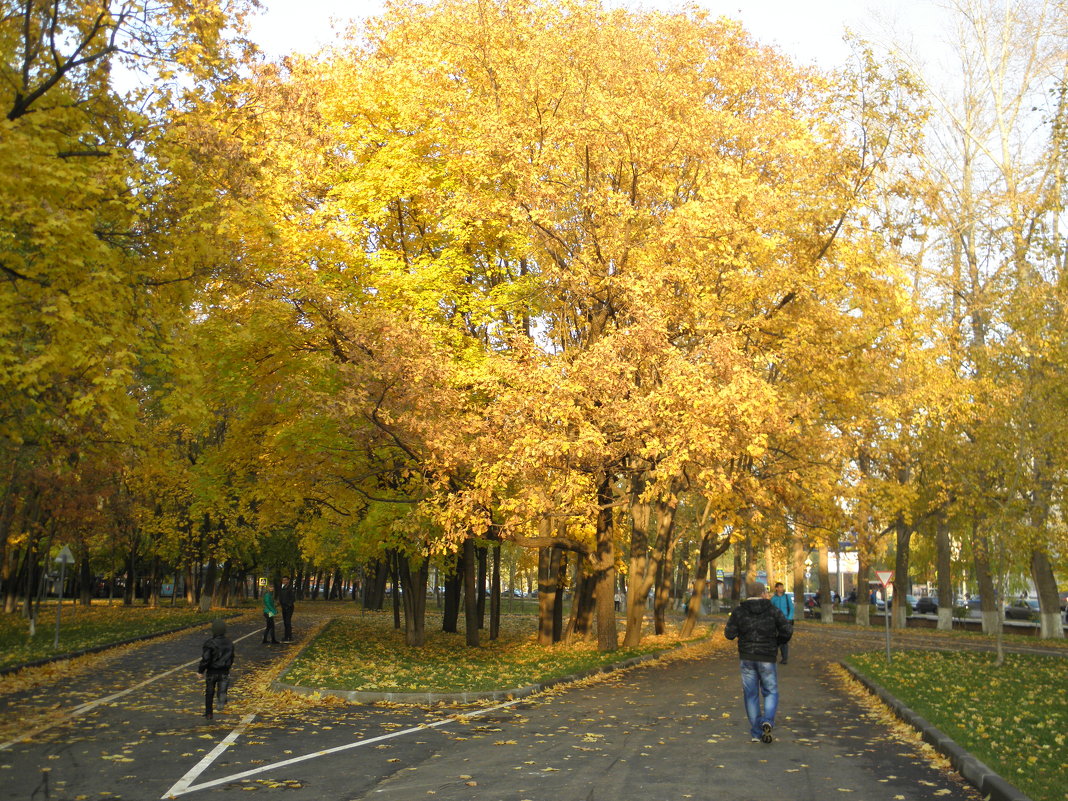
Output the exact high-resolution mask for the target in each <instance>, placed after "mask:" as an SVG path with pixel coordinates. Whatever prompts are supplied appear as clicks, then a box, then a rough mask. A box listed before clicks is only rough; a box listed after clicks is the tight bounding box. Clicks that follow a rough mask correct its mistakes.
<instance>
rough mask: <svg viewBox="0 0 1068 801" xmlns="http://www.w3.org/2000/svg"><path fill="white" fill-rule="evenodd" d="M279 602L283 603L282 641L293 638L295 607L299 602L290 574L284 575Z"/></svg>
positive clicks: (288, 640)
mask: <svg viewBox="0 0 1068 801" xmlns="http://www.w3.org/2000/svg"><path fill="white" fill-rule="evenodd" d="M278 602H279V603H280V604H281V605H282V641H283V642H291V641H292V640H293V607H294V606H295V605H296V603H297V597H296V593H294V592H293V584H292V583H291V582H290V580H289V576H282V589H281V591H280V592H279V593H278Z"/></svg>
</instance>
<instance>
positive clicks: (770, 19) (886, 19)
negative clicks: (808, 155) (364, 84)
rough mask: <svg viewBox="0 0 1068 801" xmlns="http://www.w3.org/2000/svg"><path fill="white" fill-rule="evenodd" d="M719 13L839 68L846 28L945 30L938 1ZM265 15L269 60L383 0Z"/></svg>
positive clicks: (649, 0)
mask: <svg viewBox="0 0 1068 801" xmlns="http://www.w3.org/2000/svg"><path fill="white" fill-rule="evenodd" d="M620 2H621V4H623V5H631V6H634V5H641V6H644V7H659V8H675V7H678V6H679V5H680V4H679V3H678V2H676V1H675V0H643V2H641V3H637V2H627V0H620ZM696 5H699V6H702V7H704V8H707V9H709V11H711V12H712V13H713V14H716V15H724V16H728V17H732V18H735V19H740V20H741V21H742V23H743V24H744V25H745V26H746V28H748V29H749V30H750V31H751V32H752V33H753V35H754V36H755V37H756V38H757V39H758V40H759V41H761V42H763V43H767V44H775V45H778V46H779V47H780V48H782V49H783V50H784V51H785V52H786V53H788V54H789V55H791V56H793V57H794V58H795V59H798V60H800V61H803V62H808V61H815V62H817V63H818V64H819V65H820V66H823V67H833V66H836V65H838V64H841V63H842V62H843V61H844V60H845V58H846V56H847V50H846V48H845V45H844V44H843V42H842V34H843V33H844V31H845V28H846V27H847V26H848V27H851V28H852V29H854V30H855V31H858V32H859V33H862V34H864V35H867V36H872V35H875V34H879V35H880V36H881V35H882V32H884V31H885V30H887V27H888V26H890V27H892V28H893V29H894V31H895V39H897V40H898V41H899V42H907V41H908V40H909V39H915V41H916V43H917V45H918V46H919V47H921V48H925V47H926V46H927V43H928V42H930V41H931V40H932V39H934V38H937V36H938V34H939V33H940V30H939V29H940V27H941V26H940V25H939V24H938V19H939V17H940V16H941V13H942V12H941V8H940V3H939V2H938V0H696ZM263 6H264V9H265V11H264V13H263V14H262V15H260V16H259V17H258V18H257V19H255V20H254V21H253V23H252V36H253V38H254V39H255V40H256V41H257V42H258V43H259V45H260V46H261V47H262V48H263V50H264V51H265V53H266V54H267V55H268V56H269V57H272V58H273V57H276V56H280V55H283V54H286V53H289V52H293V51H299V52H310V51H314V50H317V49H318V48H319V47H321V46H322V45H325V44H329V43H330V42H331V41H333V38H334V30H335V26H334V25H333V23H332V19H334V18H340V19H342V20H348V19H351V18H359V17H367V16H374V15H376V14H378V13H380V12H381V10H382V6H383V3H382V1H381V0H263Z"/></svg>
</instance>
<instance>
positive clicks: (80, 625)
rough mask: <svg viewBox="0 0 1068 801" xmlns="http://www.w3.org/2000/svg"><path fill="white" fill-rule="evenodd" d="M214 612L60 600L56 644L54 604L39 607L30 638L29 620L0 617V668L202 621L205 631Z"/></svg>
mask: <svg viewBox="0 0 1068 801" xmlns="http://www.w3.org/2000/svg"><path fill="white" fill-rule="evenodd" d="M218 615H219V612H217V611H216V612H201V611H200V610H199V609H190V608H188V607H174V608H172V607H161V608H159V609H149V608H146V607H124V606H122V605H119V604H116V605H114V606H103V605H99V604H93V605H92V606H89V607H85V606H78V605H76V604H74V603H65V604H64V605H63V609H62V611H61V613H60V627H59V648H53V647H52V643H53V641H54V640H55V634H56V606H55V604H51V605H46V606H42V607H41V616H40V617H39V618H38V619H37V631H36V633H35V634H34V635H33V637H31V636H30V633H29V621H28V620H26V619H25V618H23V617H22V616H21V615H19V614H9V615H0V669H2V668H8V667H14V666H16V665H23V664H28V663H31V662H36V661H38V660H41V659H49V658H51V657H55V656H61V655H64V654H71V653H78V652H81V651H85V650H87V649H91V648H99V647H101V646H107V645H111V644H114V643H119V642H125V641H127V640H131V639H135V638H137V637H143V636H145V635H149V634H159V633H160V632H165V631H171V630H173V629H177V628H181V627H183V626H192V625H198V624H203V625H204V627H205V629H207V627H208V626H209V625H210V623H211V620H212V619H213V618H215V617H217V616H218Z"/></svg>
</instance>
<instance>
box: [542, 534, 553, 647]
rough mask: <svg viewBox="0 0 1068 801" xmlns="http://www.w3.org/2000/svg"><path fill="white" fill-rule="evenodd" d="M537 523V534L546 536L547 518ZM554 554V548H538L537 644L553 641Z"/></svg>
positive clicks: (546, 643)
mask: <svg viewBox="0 0 1068 801" xmlns="http://www.w3.org/2000/svg"><path fill="white" fill-rule="evenodd" d="M538 525H539V527H540V528H541V529H542V530H541V531H539V534H540V535H541V536H544V537H548V536H549V530H550V529H549V527H550V525H551V521H550V520H549V518H544V519H543V520H541V521H540V522H539V524H538ZM555 554H556V548H538V645H552V643H553V642H555V640H554V639H553V605H554V604H555V603H556V592H555V589H556V588H555V587H553V581H552V577H554V576H555V573H554V571H553V569H552V563H553V558H554V556H555Z"/></svg>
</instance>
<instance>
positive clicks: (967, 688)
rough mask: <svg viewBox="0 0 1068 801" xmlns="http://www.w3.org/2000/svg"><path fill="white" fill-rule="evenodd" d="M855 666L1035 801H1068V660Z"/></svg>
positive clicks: (861, 658) (940, 656)
mask: <svg viewBox="0 0 1068 801" xmlns="http://www.w3.org/2000/svg"><path fill="white" fill-rule="evenodd" d="M849 661H850V663H851V664H852V665H853V667H855V668H856V669H857V670H859V671H860V672H862V673H864V674H865V675H867V676H869V677H870V678H871V679H873V680H874V681H876V682H877V683H879V684H881V685H882V686H883V687H885V688H886V689H887V690H888V691H889V692H891V693H893V694H894V695H895V696H896V697H897V698H899V699H900V700H901V701H902V702H904V703H905V704H907V705H908V706H909V707H911V708H912V709H914V710H915V711H916V712H917V713H918V714H919V715H921V716H923V717H924V718H926V719H927V720H929V721H930V722H931V723H932V724H934V725H935V726H937V727H938V728H939V729H941V730H942V731H943V732H945V733H946V734H948V735H949V736H950V737H952V738H953V739H954V740H956V741H957V742H958V743H960V744H961V745H962V746H963V747H964V748H966V749H967V750H968V751H970V752H971V753H973V754H975V756H976V757H978V758H979V759H980V760H982V761H983V762H985V763H986V764H987V765H989V766H990V767H991V768H993V769H994V770H995V771H997V772H998V773H999V774H1001V775H1002V776H1004V777H1005V778H1006V779H1007V780H1008V781H1010V782H1012V783H1013V784H1015V785H1016V786H1017V787H1019V788H1020V789H1021V790H1023V792H1025V793H1026V794H1028V795H1029V796H1031V798H1033V799H1035V801H1066V800H1068V748H1066V747H1065V746H1066V742H1065V740H1066V739H1068V660H1066V659H1064V658H1061V657H1046V656H1031V655H1022V654H1006V656H1005V664H1003V665H1002V666H1001V667H996V666H995V665H994V655H993V654H985V653H974V652H971V653H967V652H965V653H960V652H938V651H898V652H895V653H894V660H893V663H892V664H890V665H887V664H886V657H885V656H884V655H883V654H882V653H881V652H874V653H868V654H859V655H856V656H854V657H852V658H851V659H850V660H849Z"/></svg>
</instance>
